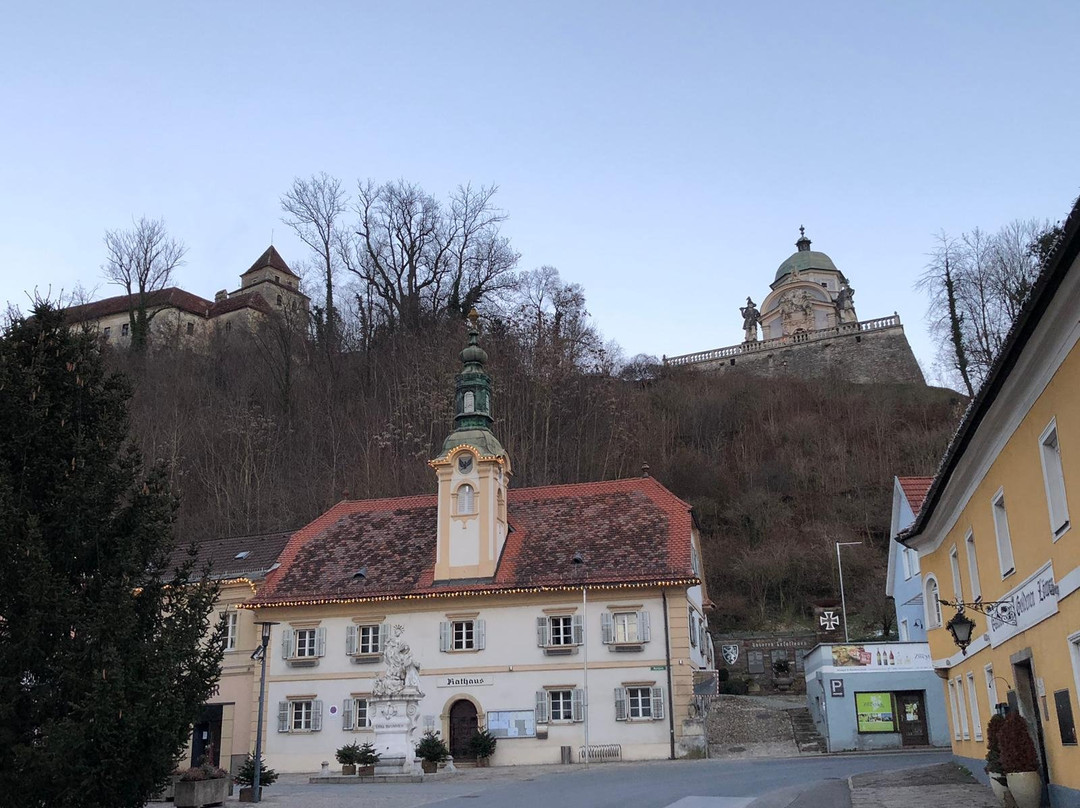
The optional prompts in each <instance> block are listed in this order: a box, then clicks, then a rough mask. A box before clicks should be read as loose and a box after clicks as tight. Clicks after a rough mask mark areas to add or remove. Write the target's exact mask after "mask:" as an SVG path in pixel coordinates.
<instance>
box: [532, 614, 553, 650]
mask: <svg viewBox="0 0 1080 808" xmlns="http://www.w3.org/2000/svg"><path fill="white" fill-rule="evenodd" d="M550 628H551V624H550V623H549V622H548V619H547V618H546V617H538V618H536V644H537V645H539V646H540V647H541V648H547V646H548V643H549V642H550V639H549V637H550V634H551V632H550V631H549V629H550Z"/></svg>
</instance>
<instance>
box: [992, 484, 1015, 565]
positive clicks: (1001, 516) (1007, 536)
mask: <svg viewBox="0 0 1080 808" xmlns="http://www.w3.org/2000/svg"><path fill="white" fill-rule="evenodd" d="M990 507H991V509H992V511H991V512H992V514H993V516H994V537H995V539H996V540H997V551H998V566H999V567H1000V569H1001V578H1002V580H1004V579H1005V578H1008V577H1009V576H1010V575H1012V574H1013V573H1014V572H1016V558H1015V557H1014V556H1013V547H1012V533H1011V532H1010V530H1009V511H1008V508H1007V507H1006V504H1005V489H1004V488H999V489H998V490H997V493H996V494H994V496H993V497H992V498H991V499H990Z"/></svg>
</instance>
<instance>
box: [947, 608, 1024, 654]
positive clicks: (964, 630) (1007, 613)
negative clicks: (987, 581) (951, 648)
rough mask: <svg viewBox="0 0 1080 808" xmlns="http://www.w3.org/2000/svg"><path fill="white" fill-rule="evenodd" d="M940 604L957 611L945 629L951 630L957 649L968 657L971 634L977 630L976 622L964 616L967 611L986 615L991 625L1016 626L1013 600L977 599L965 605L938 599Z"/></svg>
mask: <svg viewBox="0 0 1080 808" xmlns="http://www.w3.org/2000/svg"><path fill="white" fill-rule="evenodd" d="M938 603H940V604H941V605H942V606H951V607H952V608H954V609H956V614H954V615H953V616H952V619H951V620H950V621H949V622H948V623H946V624H945V628H947V629H948V630H949V633H950V634H951V635H952V638H953V642H954V643H956V647H957V648H959V649H960V651H961V652H962V653H963V655H964V656H967V648H968V646H969V645H971V634H972V632H973V631H974V630H975V621H973V620H972V619H971V618H970V617H968V616H967V615H966V614H964V610H965V609H971V610H972V611H973V612H978V613H979V614H981V615H985V616H986V617H987V619H988V620H989V621H990V622H991V623H993V622H994V621H995V620H996V621H997V622H998V624H1000V623H1008V624H1009V625H1010V626H1015V625H1016V606H1015V605H1014V604H1013V602H1012V601H1011V600H993V601H984V600H983V599H982V598H975V600H974V601H972V602H971V603H965V602H964V601H962V600H942V599H941V598H938Z"/></svg>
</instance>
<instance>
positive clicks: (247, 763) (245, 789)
mask: <svg viewBox="0 0 1080 808" xmlns="http://www.w3.org/2000/svg"><path fill="white" fill-rule="evenodd" d="M277 777H278V775H277V772H276V771H274V770H273V769H271V768H268V767H267V765H266V760H265V758H264V759H261V760H259V799H260V800H261V799H262V790H263V786H272V785H273V784H274V783H275V782H276V781H277ZM233 779H234V781H235V782H236V784H237V785H238V786H240V802H255V755H254V754H248V756H247V759H246V760H244V762H243V764H242V765H241V766H240V770H239V771H238V772H237V773H236V777H235V778H233Z"/></svg>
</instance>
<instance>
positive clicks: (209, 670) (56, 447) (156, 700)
mask: <svg viewBox="0 0 1080 808" xmlns="http://www.w3.org/2000/svg"><path fill="white" fill-rule="evenodd" d="M128 399H129V389H128V386H127V384H126V382H125V381H124V380H123V379H122V378H121V377H119V376H118V375H115V374H111V373H108V372H107V371H106V369H105V366H104V364H103V361H102V357H101V355H100V350H99V346H98V342H97V339H96V337H95V336H94V335H92V334H90V333H86V332H78V331H74V330H69V329H68V328H66V327H65V325H64V323H63V317H62V314H61V313H60V312H59V311H57V310H56V309H54V308H52V307H51V306H50V305H48V304H47V303H38V304H37V305H35V308H34V313H33V316H31V317H28V318H14V319H12V320H11V321H10V322H9V324H8V325H7V327H6V329H5V331H4V334H3V336H2V337H0V794H3V799H2V801H3V803H4V804H5V805H6V806H10V807H11V808H21V807H22V806H49V808H66V807H67V806H81V807H82V808H98V807H100V808H126V807H127V806H131V808H136V806H142V805H143V804H144V803H145V802H146V800H147V799H148V798H149V797H150V796H151V795H152V794H153V792H154V791H155V790H156V789H157V788H159V787H160V786H161V785H162V784H163V783H164V782H165V780H166V778H167V776H168V774H169V773H170V772H171V771H172V770H173V768H174V767H175V764H176V760H177V757H178V754H179V753H180V752H181V750H182V749H183V747H184V745H185V743H186V740H187V737H188V733H189V732H190V727H191V724H192V722H193V721H194V719H195V718H196V716H197V713H198V710H199V708H200V706H201V705H202V704H203V703H204V702H205V701H206V699H207V698H208V697H209V696H210V693H211V691H212V688H213V687H214V683H215V682H216V680H217V677H218V675H219V673H220V659H221V636H220V633H221V627H220V626H218V627H216V628H212V627H211V625H210V621H209V615H210V613H211V610H212V607H213V603H214V599H215V597H216V595H217V586H216V584H214V583H213V582H212V581H211V580H210V579H209V578H208V577H207V576H206V575H205V574H204V575H202V576H201V577H200V576H197V575H196V574H195V570H194V557H193V555H192V554H190V553H189V554H188V556H187V557H186V558H185V560H184V561H183V563H181V564H179V565H174V564H173V563H171V562H170V557H171V555H172V552H173V546H174V539H173V535H172V522H173V515H174V511H175V508H176V503H175V501H174V498H173V496H172V495H171V494H170V492H169V489H168V486H167V482H166V477H165V474H164V470H163V469H161V468H156V467H155V468H150V469H146V468H144V466H143V463H142V460H141V458H140V457H139V455H138V453H137V452H135V451H134V450H132V449H131V448H130V447H129V446H128V438H127V433H128V418H127V407H128ZM181 555H183V554H181ZM207 637H209V642H207V641H206V639H207Z"/></svg>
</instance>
